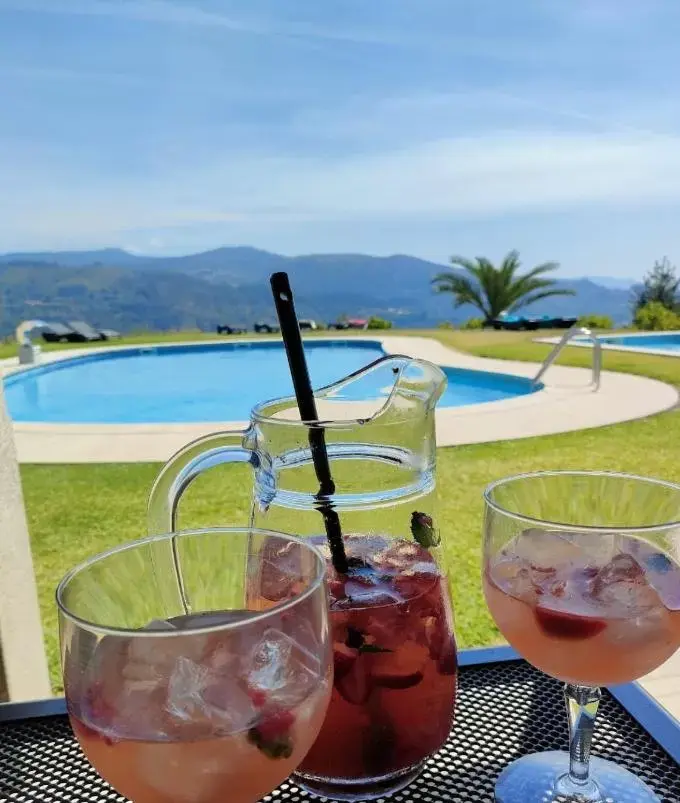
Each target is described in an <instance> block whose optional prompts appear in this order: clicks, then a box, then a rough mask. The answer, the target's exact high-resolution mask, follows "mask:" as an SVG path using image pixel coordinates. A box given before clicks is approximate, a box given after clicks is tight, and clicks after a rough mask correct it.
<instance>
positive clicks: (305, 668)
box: [244, 628, 322, 706]
mask: <svg viewBox="0 0 680 803" xmlns="http://www.w3.org/2000/svg"><path fill="white" fill-rule="evenodd" d="M244 674H245V676H246V679H247V683H248V686H249V687H250V688H251V689H253V690H257V691H259V692H262V693H263V694H264V695H265V699H266V701H267V703H279V704H282V705H284V706H293V705H296V704H297V703H299V702H301V701H302V700H304V699H305V698H306V697H308V696H309V694H311V692H312V691H313V689H314V688H315V686H316V685H318V683H319V682H320V680H321V679H322V666H321V661H320V659H319V657H317V656H316V655H314V654H312V653H311V652H309V651H308V650H307V649H305V648H304V647H303V646H302V645H301V644H300V643H299V642H297V641H296V640H295V639H293V638H291V637H290V636H289V635H287V634H286V633H283V632H282V631H280V630H277V629H275V628H269V629H267V630H266V631H265V632H264V633H263V635H262V638H261V639H260V641H259V642H258V643H257V644H256V645H255V647H254V648H253V650H252V652H251V653H250V656H249V657H248V659H247V660H246V664H245V666H244Z"/></svg>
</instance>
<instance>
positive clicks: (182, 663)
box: [165, 657, 255, 738]
mask: <svg viewBox="0 0 680 803" xmlns="http://www.w3.org/2000/svg"><path fill="white" fill-rule="evenodd" d="M165 709H166V711H167V712H168V713H169V714H170V715H171V716H172V718H173V720H174V724H175V725H176V726H178V727H177V729H176V730H177V731H178V732H179V733H181V734H182V735H183V736H185V738H188V733H190V734H191V735H192V736H193V737H199V736H200V737H209V736H212V735H227V734H230V733H234V732H237V731H241V730H243V729H244V728H246V727H247V726H248V724H249V722H250V721H251V719H252V718H253V716H254V713H255V709H254V707H253V704H252V702H251V700H250V698H249V697H248V695H247V694H246V692H245V691H244V689H242V688H241V686H240V684H239V677H238V675H237V674H235V673H233V672H229V673H225V672H215V671H213V670H211V669H210V668H209V667H207V666H204V665H202V664H197V663H195V662H194V661H192V660H190V659H189V658H184V657H180V658H178V659H177V662H176V663H175V667H174V669H173V672H172V675H171V676H170V679H169V682H168V686H167V698H166V702H165Z"/></svg>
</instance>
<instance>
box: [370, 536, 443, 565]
mask: <svg viewBox="0 0 680 803" xmlns="http://www.w3.org/2000/svg"><path fill="white" fill-rule="evenodd" d="M432 560H433V559H432V556H431V555H430V553H429V552H428V551H427V550H426V549H424V548H423V547H421V546H420V545H419V544H416V543H414V542H413V541H402V540H397V541H394V542H393V543H392V544H388V545H387V548H383V549H382V551H379V552H376V553H375V554H374V555H373V556H371V563H372V564H373V565H374V566H376V567H377V568H379V569H382V570H387V571H390V570H392V571H404V570H405V569H408V568H409V567H410V566H413V564H414V563H419V562H432Z"/></svg>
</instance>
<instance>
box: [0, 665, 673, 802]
mask: <svg viewBox="0 0 680 803" xmlns="http://www.w3.org/2000/svg"><path fill="white" fill-rule="evenodd" d="M466 663H468V665H465V666H463V667H462V668H461V671H460V688H459V694H458V701H457V707H456V722H455V726H454V729H453V732H452V734H451V737H450V738H449V741H448V742H447V744H446V745H445V746H444V748H443V749H442V750H441V751H440V752H439V753H438V754H437V755H436V756H434V757H433V758H432V759H430V760H429V761H428V763H427V765H426V769H425V770H424V772H423V773H422V775H421V776H420V778H419V779H418V780H417V781H415V782H414V783H413V784H411V785H410V786H409V787H407V788H406V789H404V790H402V791H401V792H399V793H397V794H395V795H394V796H393V797H392V798H390V800H391V801H394V803H406V801H409V802H410V801H419V802H422V803H440V801H442V802H443V801H447V803H451V801H455V803H472V802H473V801H474V803H480V801H481V803H486V802H487V801H493V799H494V795H493V787H494V781H495V779H496V777H497V775H498V774H499V772H500V771H501V770H502V769H503V767H504V766H505V765H506V764H508V763H509V762H510V761H512V760H513V759H515V758H517V757H519V756H521V755H524V754H526V753H532V752H536V751H539V750H551V749H552V750H554V749H565V748H566V747H567V727H566V715H565V711H564V703H563V698H562V688H561V685H560V684H559V683H558V682H557V681H554V680H551V679H550V678H548V677H546V676H545V675H542V674H541V673H539V672H537V671H536V670H535V669H533V668H532V667H530V666H529V665H528V664H526V663H525V662H524V661H517V660H509V661H494V662H492V663H473V664H470V663H469V661H468V662H466ZM635 693H636V694H637V692H635ZM617 696H619V698H621V696H622V695H620V694H619V695H617ZM636 699H637V698H636ZM645 705H646V704H645V703H644V700H643V701H642V702H640V700H639V699H638V702H637V704H636V706H633V708H635V707H637V710H638V714H639V713H641V712H643V707H644V706H645ZM628 707H630V706H628ZM5 708H6V710H5V714H4V718H5V720H6V721H4V722H0V800H2V801H12V803H37V802H38V801H40V803H55V802H56V801H60V802H63V803H66V802H68V803H100V801H116V802H117V803H121V802H122V801H123V800H124V799H123V798H121V797H120V795H118V794H117V793H116V792H114V791H113V790H112V789H111V787H109V786H108V785H107V784H106V783H105V782H104V781H102V780H101V779H100V778H99V777H98V776H97V774H96V773H95V771H94V770H93V769H92V768H91V767H90V766H89V764H88V763H87V761H86V760H85V758H84V757H83V755H82V753H81V751H80V748H79V746H78V744H77V743H76V741H75V739H74V737H73V735H72V733H71V729H70V727H69V724H68V719H67V718H66V717H65V716H64V715H63V714H55V715H50V716H29V717H27V718H22V719H7V716H8V712H10V711H11V708H10V707H5ZM652 713H654V716H652V717H646V719H648V720H649V721H648V722H647V723H646V724H647V727H648V728H649V727H650V725H649V723H650V722H653V721H656V723H657V725H658V726H659V729H661V726H662V725H663V729H664V738H663V739H661V741H662V742H663V743H664V744H665V745H666V748H667V749H669V750H670V752H671V753H676V755H677V751H675V750H673V749H672V748H671V747H669V745H671V744H673V740H677V743H678V745H680V729H678V728H677V726H676V725H675V724H674V723H673V721H672V720H670V718H666V716H665V715H664V714H662V713H661V712H659V711H658V710H656V711H655V712H652ZM10 716H11V713H10ZM22 716H23V717H26V708H25V707H24V709H23V713H22ZM655 717H656V719H655ZM652 730H653V729H652ZM655 736H656V737H657V738H658V734H657V733H656V732H655ZM593 750H594V753H595V754H596V755H598V756H600V757H602V758H608V759H611V760H613V761H617V762H618V763H619V764H621V765H622V766H624V767H627V768H628V769H630V770H632V771H633V772H635V773H637V775H639V776H640V777H641V778H642V779H643V780H644V781H646V782H647V783H648V784H649V785H650V786H651V787H652V788H653V789H654V790H655V791H656V793H657V794H658V795H659V798H660V799H661V800H662V801H664V803H666V801H668V803H679V802H680V767H679V766H678V764H677V763H676V761H675V760H674V758H673V757H672V755H671V754H670V753H669V752H667V751H666V749H664V748H663V747H662V746H661V744H660V743H659V742H657V741H656V739H655V738H653V737H652V736H651V735H650V734H649V733H648V731H647V730H645V729H644V728H643V727H642V726H641V725H640V724H639V722H638V721H637V719H635V718H634V716H633V715H632V714H631V713H630V712H629V711H628V710H627V708H624V707H623V705H622V704H621V703H620V702H619V701H618V700H617V699H616V697H614V696H613V695H612V694H610V693H609V692H605V694H604V696H603V701H602V704H601V708H600V714H599V716H598V724H597V730H596V735H595V739H594V747H593ZM310 797H311V796H310V795H308V794H307V793H305V792H302V791H301V790H299V789H298V788H297V787H295V786H294V785H293V784H288V783H284V784H283V785H282V786H281V787H280V788H279V789H277V790H276V791H275V792H274V793H273V794H272V795H269V796H268V797H267V798H265V800H266V801H268V803H275V802H276V803H284V802H285V803H298V801H302V800H305V801H307V803H310Z"/></svg>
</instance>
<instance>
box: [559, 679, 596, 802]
mask: <svg viewBox="0 0 680 803" xmlns="http://www.w3.org/2000/svg"><path fill="white" fill-rule="evenodd" d="M564 697H565V700H566V703H567V715H568V717H569V775H568V776H567V777H565V778H564V779H563V783H566V784H567V785H570V786H571V787H572V788H573V789H574V791H576V790H582V791H585V789H587V788H588V787H589V786H591V785H593V782H592V781H591V779H590V776H589V765H590V745H591V742H592V740H593V730H594V729H595V718H596V717H597V709H598V707H599V705H600V698H601V697H602V692H601V691H600V689H598V688H594V687H592V686H576V685H572V684H570V683H567V684H566V685H565V687H564ZM584 788H585V789H584Z"/></svg>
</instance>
